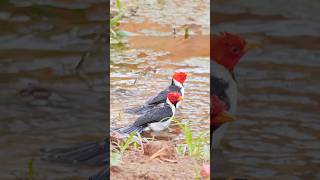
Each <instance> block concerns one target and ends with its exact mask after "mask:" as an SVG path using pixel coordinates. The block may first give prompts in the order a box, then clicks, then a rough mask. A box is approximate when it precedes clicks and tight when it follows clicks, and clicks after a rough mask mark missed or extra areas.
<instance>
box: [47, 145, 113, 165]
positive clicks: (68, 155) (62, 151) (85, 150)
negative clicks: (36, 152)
mask: <svg viewBox="0 0 320 180" xmlns="http://www.w3.org/2000/svg"><path fill="white" fill-rule="evenodd" d="M42 152H43V153H44V154H43V156H42V159H43V160H47V161H53V162H61V163H83V164H88V165H96V166H101V165H105V164H108V162H109V161H108V159H109V157H108V156H109V155H108V153H107V152H108V144H107V142H106V141H103V142H101V143H87V144H83V145H80V146H76V147H71V148H55V149H42Z"/></svg>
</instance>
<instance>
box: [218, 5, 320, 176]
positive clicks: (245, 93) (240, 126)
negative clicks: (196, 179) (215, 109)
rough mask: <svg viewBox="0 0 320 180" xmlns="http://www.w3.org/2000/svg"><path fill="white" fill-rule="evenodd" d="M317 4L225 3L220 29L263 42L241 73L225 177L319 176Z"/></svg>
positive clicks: (243, 63) (246, 59) (228, 137)
mask: <svg viewBox="0 0 320 180" xmlns="http://www.w3.org/2000/svg"><path fill="white" fill-rule="evenodd" d="M319 6H320V3H319V2H318V1H308V2H304V3H301V2H300V1H285V0H281V1H272V3H270V2H268V3H267V1H250V0H238V1H229V2H226V1H225V2H223V1H218V3H217V4H216V5H215V6H214V12H215V16H214V17H213V18H214V21H215V23H214V29H215V31H216V32H219V31H230V32H234V33H238V34H241V35H242V36H244V37H245V38H246V39H247V40H248V41H249V42H253V43H255V44H257V45H258V48H257V49H254V50H251V51H250V52H249V53H247V54H246V55H245V56H244V57H243V58H242V60H241V62H240V63H239V65H238V67H237V69H236V76H237V80H238V84H239V86H238V87H239V92H240V94H239V102H238V111H237V117H238V120H237V121H236V122H234V123H233V124H232V126H231V127H230V128H229V130H228V132H227V134H226V136H225V140H224V143H223V145H224V146H223V149H224V150H225V156H226V157H228V159H229V160H228V161H229V163H228V164H231V165H232V167H233V168H231V169H232V170H230V171H226V172H224V173H222V176H227V177H229V176H232V175H235V176H236V177H245V178H249V179H264V178H265V179H271V178H278V179H319V178H320V173H319V163H320V161H319V157H320V144H319V139H320V134H319V127H320V122H319V119H320V115H319V109H320V98H319V97H320V96H319V95H320V94H319V90H318V89H319V87H320V86H319V85H320V78H319V75H320V71H319V70H318V69H319V67H320V61H319V55H320V51H319V38H320V35H319V28H320V26H319V16H315V15H316V13H315V12H317V11H316V10H315V9H316V8H317V7H319Z"/></svg>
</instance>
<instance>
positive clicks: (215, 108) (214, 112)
mask: <svg viewBox="0 0 320 180" xmlns="http://www.w3.org/2000/svg"><path fill="white" fill-rule="evenodd" d="M211 103H212V106H211V110H210V112H211V113H210V114H211V117H213V118H215V117H218V116H219V115H220V114H221V113H222V112H223V111H225V110H226V106H225V104H224V102H223V101H221V100H220V99H219V98H218V96H216V95H212V96H211Z"/></svg>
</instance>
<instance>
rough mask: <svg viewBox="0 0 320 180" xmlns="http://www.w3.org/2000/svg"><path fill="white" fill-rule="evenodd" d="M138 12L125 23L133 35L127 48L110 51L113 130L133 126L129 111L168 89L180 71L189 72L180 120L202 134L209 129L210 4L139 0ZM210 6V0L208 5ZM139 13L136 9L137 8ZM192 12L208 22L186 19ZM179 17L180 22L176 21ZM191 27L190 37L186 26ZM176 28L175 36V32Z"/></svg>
mask: <svg viewBox="0 0 320 180" xmlns="http://www.w3.org/2000/svg"><path fill="white" fill-rule="evenodd" d="M139 3H140V4H139V8H138V9H136V11H134V12H131V11H130V12H131V14H129V15H128V16H127V17H126V18H124V19H123V20H122V22H121V28H122V29H123V30H126V31H129V32H131V33H134V35H133V36H131V37H128V38H126V39H125V41H126V42H127V49H126V50H123V51H117V50H116V49H113V50H112V51H111V67H110V68H111V73H110V75H111V89H110V91H111V102H110V103H111V127H113V128H114V127H121V126H124V125H127V124H129V123H132V122H133V121H134V120H135V119H136V118H137V117H138V116H135V115H130V114H126V113H124V111H123V110H124V109H125V108H129V107H137V106H141V105H143V103H144V102H145V101H146V100H148V98H150V97H152V96H154V95H156V94H157V93H159V92H160V91H161V90H164V89H165V88H166V87H167V86H169V84H170V82H171V77H172V75H173V73H174V72H176V71H183V72H187V73H189V74H190V76H189V77H188V78H187V80H186V82H185V89H186V90H185V99H184V100H183V102H182V105H181V108H180V109H179V110H178V112H177V115H176V117H177V119H178V120H181V121H182V122H190V123H191V127H192V128H193V129H194V130H195V131H197V130H202V131H208V130H209V125H208V123H209V104H210V102H209V89H210V88H209V56H210V53H209V6H208V5H207V4H203V1H195V2H194V1H188V3H187V4H188V6H183V7H182V6H181V5H182V4H183V3H185V2H181V1H154V2H153V3H150V2H147V1H139ZM207 3H208V1H207ZM133 9H134V8H133ZM187 11H189V12H193V13H195V14H197V15H198V16H199V17H200V16H203V17H205V18H206V19H207V20H208V21H205V22H202V21H200V19H201V18H200V19H197V17H196V18H193V16H191V14H190V15H186V14H185V12H187ZM172 17H175V18H172ZM186 26H187V27H188V29H189V37H188V38H187V39H185V36H184V27H186ZM173 29H176V30H175V31H176V34H175V35H174V34H173V31H174V30H173Z"/></svg>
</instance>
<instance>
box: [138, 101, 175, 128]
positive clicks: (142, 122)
mask: <svg viewBox="0 0 320 180" xmlns="http://www.w3.org/2000/svg"><path fill="white" fill-rule="evenodd" d="M172 115H173V114H172V110H171V108H170V106H169V105H166V106H164V107H156V108H153V109H151V110H149V111H147V112H146V113H145V114H144V115H142V116H140V117H139V118H138V119H137V120H136V121H135V122H134V124H133V125H134V126H147V125H148V123H153V122H160V121H163V120H167V119H169V118H170V117H171V116H172Z"/></svg>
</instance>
